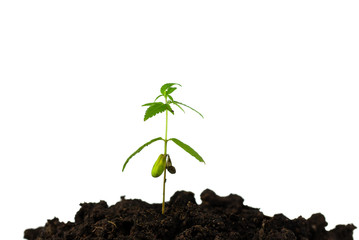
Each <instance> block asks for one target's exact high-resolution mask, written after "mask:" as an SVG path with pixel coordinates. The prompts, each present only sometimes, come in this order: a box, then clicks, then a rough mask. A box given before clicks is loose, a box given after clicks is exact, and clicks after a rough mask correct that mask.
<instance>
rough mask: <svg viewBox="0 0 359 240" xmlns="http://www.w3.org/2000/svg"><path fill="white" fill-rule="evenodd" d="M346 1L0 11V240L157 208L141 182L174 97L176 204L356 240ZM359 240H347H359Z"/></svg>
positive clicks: (10, 5) (158, 186)
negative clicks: (57, 223) (158, 105)
mask: <svg viewBox="0 0 359 240" xmlns="http://www.w3.org/2000/svg"><path fill="white" fill-rule="evenodd" d="M358 12H359V4H358V2H357V1H300V2H294V1H250V2H247V1H6V0H5V1H1V3H0V35H1V37H0V161H1V162H0V164H1V166H0V184H1V185H0V186H1V195H2V197H1V204H0V208H1V209H0V212H1V217H0V218H1V222H0V224H1V231H0V238H1V239H22V237H23V231H24V230H25V229H26V228H35V227H38V226H43V225H44V224H45V223H46V220H47V219H52V218H53V217H55V216H56V217H58V218H59V219H60V220H61V221H64V222H66V221H73V220H74V219H73V218H74V216H75V213H76V212H77V210H78V209H79V203H81V202H97V201H99V200H101V199H102V200H105V201H107V202H108V204H109V205H112V204H114V203H116V202H117V201H119V200H120V197H121V196H122V195H126V198H140V199H143V200H145V201H147V202H150V203H154V202H157V203H159V202H161V197H162V196H161V194H162V182H161V181H162V178H159V179H154V178H152V177H151V174H150V171H151V167H152V165H153V163H154V161H155V160H156V159H157V156H158V155H159V154H160V153H161V152H162V151H163V146H162V143H160V142H157V143H154V144H153V145H151V146H150V147H148V148H146V149H144V150H143V151H142V152H141V153H140V154H138V155H136V156H135V157H134V158H133V159H132V160H131V161H130V163H129V164H128V165H127V168H126V171H125V172H124V173H122V172H121V169H122V165H123V163H124V161H125V160H126V158H127V157H128V156H129V155H130V154H131V153H132V152H133V151H135V150H136V149H137V148H138V147H139V146H141V145H142V144H143V143H145V142H146V141H148V140H150V139H152V138H155V137H160V136H162V137H164V124H165V115H164V114H161V115H158V116H156V117H155V118H152V119H150V120H148V121H146V122H144V121H143V115H144V112H145V108H144V107H141V105H142V104H144V103H147V102H150V101H153V100H154V98H155V97H156V96H157V95H158V94H159V88H160V87H161V85H162V84H164V83H167V82H178V83H180V84H182V86H183V87H182V88H180V89H178V90H177V91H176V92H174V93H173V97H174V98H175V99H177V100H178V101H181V102H184V103H186V104H188V105H190V106H192V107H194V108H196V109H197V110H199V111H200V112H201V113H202V114H203V115H204V119H202V118H200V117H199V116H198V115H197V114H196V113H194V112H191V111H186V113H185V114H183V113H182V112H181V111H180V110H175V115H174V116H172V115H170V118H169V132H168V136H169V137H176V138H179V139H181V140H182V141H184V142H185V143H187V144H189V145H191V146H192V147H193V148H194V149H196V150H197V151H198V152H199V153H200V154H201V155H202V156H203V158H204V159H205V161H206V163H207V164H206V165H204V164H201V163H199V162H198V161H197V160H196V159H194V158H193V157H191V156H190V155H188V154H187V153H186V152H184V151H182V150H181V149H180V148H178V147H177V146H176V145H174V144H173V143H172V144H170V145H169V149H168V151H169V153H170V154H171V158H172V160H173V162H174V164H175V166H176V168H177V174H176V175H170V176H169V178H168V181H167V200H169V198H170V196H171V195H172V194H173V193H174V192H175V191H176V190H187V191H193V192H194V193H195V195H196V199H197V203H200V202H201V201H200V198H199V195H200V193H201V192H202V191H203V190H205V189H206V188H210V189H212V190H214V191H215V192H216V193H217V194H219V195H221V196H226V195H228V194H230V193H234V194H238V195H241V196H242V197H243V198H244V199H245V204H247V205H250V206H253V207H259V208H261V210H262V211H263V212H264V214H266V215H273V214H275V213H283V214H284V215H286V216H287V217H289V218H291V219H293V218H296V217H298V216H300V215H302V216H303V217H305V218H309V217H310V216H311V214H312V213H316V212H321V213H323V214H324V215H325V216H326V220H327V222H328V223H329V226H328V228H327V229H332V228H333V227H335V225H337V224H348V223H354V224H355V225H356V226H359V217H358V212H359V207H358V202H359V196H358V194H357V193H358V182H359V175H358V160H359V151H358V146H359V126H358V123H359V112H358V105H359V95H358V92H359V84H358V79H359V72H358V69H359V68H358V66H359V44H358V43H359V32H358V29H359V15H358ZM356 237H358V233H356Z"/></svg>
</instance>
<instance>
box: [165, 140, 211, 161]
mask: <svg viewBox="0 0 359 240" xmlns="http://www.w3.org/2000/svg"><path fill="white" fill-rule="evenodd" d="M168 141H173V142H174V143H175V144H177V145H178V146H180V147H181V148H182V149H183V150H185V151H186V152H188V153H189V154H191V155H192V156H193V157H195V158H196V159H197V160H198V161H200V162H203V163H205V161H204V160H203V158H202V157H201V156H200V155H199V154H198V153H197V152H196V151H195V150H194V149H193V148H191V147H190V146H188V145H187V144H185V143H183V142H181V141H180V140H178V139H177V138H170V139H168Z"/></svg>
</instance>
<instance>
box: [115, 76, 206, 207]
mask: <svg viewBox="0 0 359 240" xmlns="http://www.w3.org/2000/svg"><path fill="white" fill-rule="evenodd" d="M175 85H177V86H181V85H180V84H178V83H166V84H164V85H163V86H162V87H161V89H160V92H161V94H160V95H159V96H158V97H156V99H155V100H154V102H151V103H146V104H143V105H142V106H143V107H148V108H147V110H146V112H145V117H144V121H146V120H148V119H149V118H151V117H153V116H155V115H156V114H158V113H162V112H166V131H165V138H164V139H163V138H162V137H158V138H154V139H152V140H151V141H149V142H147V143H145V144H143V145H142V146H141V147H139V148H138V149H137V150H136V151H135V152H134V153H132V154H131V155H130V156H129V157H128V158H127V160H126V162H125V163H124V164H123V168H122V172H123V171H124V170H125V167H126V165H127V163H128V161H129V160H130V159H131V158H132V157H133V156H135V155H136V154H137V153H139V152H140V151H141V150H142V149H143V148H144V147H146V146H148V145H150V144H151V143H154V142H156V141H159V140H162V141H163V142H164V153H161V154H160V155H159V157H158V158H157V161H156V162H155V164H154V165H153V168H152V171H151V174H152V177H155V178H156V177H159V176H161V175H162V173H163V196H162V214H164V212H165V186H166V171H168V172H169V173H171V174H174V173H176V168H175V167H174V166H173V165H172V161H171V158H170V155H169V154H168V151H167V143H168V142H169V141H172V142H174V143H175V144H177V145H178V146H179V147H181V148H182V149H183V150H185V151H186V152H188V153H189V154H191V155H192V156H193V157H195V158H196V159H197V160H198V161H200V162H203V163H204V160H203V158H202V157H201V156H200V155H199V154H198V153H197V152H196V151H195V150H194V149H193V148H191V147H190V146H188V145H187V144H185V143H183V142H182V141H180V140H178V139H177V138H170V139H168V138H167V129H168V112H170V113H172V114H174V111H173V109H172V107H171V105H175V106H177V107H178V108H179V109H181V110H182V111H183V112H184V110H183V108H182V107H181V106H184V107H187V108H189V109H191V110H193V111H195V112H196V113H198V114H199V115H200V116H201V117H202V118H203V116H202V114H200V113H199V112H198V111H197V110H195V109H193V108H191V107H190V106H187V105H186V104H183V103H180V102H178V101H175V100H174V99H173V97H172V96H171V94H172V93H173V92H174V91H175V90H176V89H177V88H176V87H175ZM181 87H182V86H181ZM161 97H163V98H164V102H156V101H157V100H158V99H159V98H161Z"/></svg>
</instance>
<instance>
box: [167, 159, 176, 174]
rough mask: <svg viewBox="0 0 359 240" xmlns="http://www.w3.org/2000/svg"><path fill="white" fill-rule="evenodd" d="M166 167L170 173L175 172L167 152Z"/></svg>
mask: <svg viewBox="0 0 359 240" xmlns="http://www.w3.org/2000/svg"><path fill="white" fill-rule="evenodd" d="M166 168H167V171H169V173H171V174H175V173H176V168H175V167H174V166H173V165H172V162H171V158H170V155H168V154H167V163H166Z"/></svg>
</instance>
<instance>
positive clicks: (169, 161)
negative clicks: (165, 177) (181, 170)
mask: <svg viewBox="0 0 359 240" xmlns="http://www.w3.org/2000/svg"><path fill="white" fill-rule="evenodd" d="M170 166H172V162H171V158H170V155H169V154H167V163H166V167H170Z"/></svg>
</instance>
